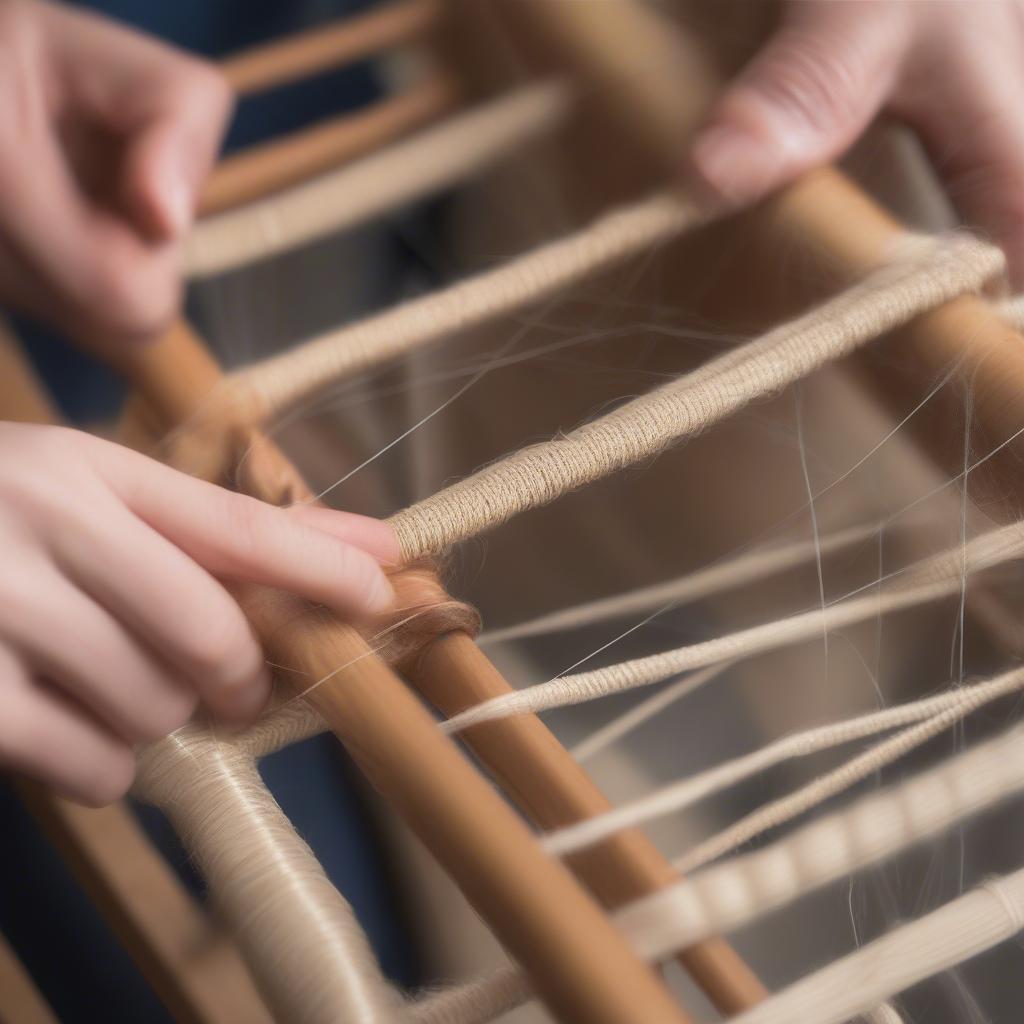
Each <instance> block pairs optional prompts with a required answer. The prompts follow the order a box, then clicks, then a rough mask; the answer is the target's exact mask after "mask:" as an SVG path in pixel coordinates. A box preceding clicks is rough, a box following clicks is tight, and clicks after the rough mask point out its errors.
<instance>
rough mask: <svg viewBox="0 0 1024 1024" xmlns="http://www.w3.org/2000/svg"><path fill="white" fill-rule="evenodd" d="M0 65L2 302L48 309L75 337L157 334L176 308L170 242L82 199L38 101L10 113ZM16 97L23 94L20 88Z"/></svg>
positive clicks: (174, 261) (176, 285) (174, 263)
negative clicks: (138, 232)
mask: <svg viewBox="0 0 1024 1024" xmlns="http://www.w3.org/2000/svg"><path fill="white" fill-rule="evenodd" d="M8 85H11V83H10V82H5V72H4V69H3V66H2V63H0V194H2V195H3V196H4V202H3V203H2V204H0V234H2V237H3V247H4V249H5V251H6V253H7V254H8V255H7V256H6V257H5V264H8V265H10V266H13V267H15V268H16V269H17V271H18V273H17V274H14V275H4V277H3V278H2V280H0V285H2V286H3V294H2V295H0V298H2V299H3V300H5V301H7V302H10V303H11V304H12V305H14V306H16V307H18V308H26V307H28V308H30V309H31V310H32V311H34V312H43V313H45V314H47V315H48V318H49V319H52V320H57V321H58V323H59V324H60V325H61V326H62V327H64V328H66V329H68V330H70V331H71V333H72V334H74V335H75V336H77V337H83V336H90V337H91V336H94V335H99V334H101V333H109V334H111V335H114V336H117V337H129V336H130V337H135V336H138V335H149V334H152V333H154V332H156V331H157V330H158V329H159V328H160V326H161V325H162V324H163V322H164V321H166V320H167V319H168V318H169V317H170V316H171V315H172V313H173V311H174V309H175V308H176V307H177V304H178V296H179V291H180V287H179V282H178V274H177V257H176V253H175V250H174V247H173V246H169V245H166V244H160V245H151V244H148V243H146V242H144V241H143V240H141V239H139V238H138V237H136V236H135V235H134V234H133V232H132V230H131V229H130V228H129V227H128V226H127V225H126V224H125V223H124V222H123V221H121V220H119V219H118V217H117V216H116V215H115V214H113V213H111V212H109V211H105V210H103V209H101V208H98V207H94V206H92V205H91V204H90V203H89V202H88V200H87V198H86V197H85V196H84V195H83V194H82V192H81V191H80V189H79V186H78V184H77V182H76V181H75V180H74V178H73V176H72V175H71V172H70V169H69V168H68V166H67V164H66V163H65V161H64V156H63V154H62V152H61V150H60V147H59V146H58V144H57V141H56V139H55V138H54V137H53V135H52V134H51V132H50V130H49V127H48V124H47V122H46V118H47V117H48V114H47V112H46V110H45V109H44V108H43V105H42V104H43V101H42V98H38V99H31V98H30V99H28V100H26V104H25V108H24V110H23V116H22V117H20V118H19V117H17V116H15V114H14V112H13V111H12V110H11V109H10V106H9V105H10V103H11V102H13V101H12V100H11V99H10V90H9V89H8ZM14 91H15V92H16V91H17V90H14Z"/></svg>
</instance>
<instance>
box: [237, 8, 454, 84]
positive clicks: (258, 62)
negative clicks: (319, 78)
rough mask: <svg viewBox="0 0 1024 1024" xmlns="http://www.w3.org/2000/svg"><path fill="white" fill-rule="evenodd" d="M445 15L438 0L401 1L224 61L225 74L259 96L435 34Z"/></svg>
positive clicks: (245, 51) (253, 49) (247, 51)
mask: <svg viewBox="0 0 1024 1024" xmlns="http://www.w3.org/2000/svg"><path fill="white" fill-rule="evenodd" d="M440 12H441V7H440V4H439V3H438V2H437V0H398V2H393V3H388V4H386V5H383V6H380V7H376V8H374V9H373V10H371V11H369V12H368V13H366V14H362V15H358V16H355V17H348V18H343V19H341V20H339V21H337V22H334V23H331V24H328V25H317V26H315V27H314V28H311V29H307V30H305V31H303V32H299V33H297V34H295V35H292V36H290V37H288V38H285V39H282V40H276V41H274V42H272V43H267V44H266V45H263V46H258V47H254V48H252V49H249V50H244V51H242V52H241V53H237V54H234V55H233V56H231V57H228V58H226V59H225V60H223V61H222V62H221V70H222V71H223V72H224V74H225V75H226V76H227V79H228V82H230V84H231V86H232V88H233V89H234V90H235V92H236V93H238V94H239V95H244V94H246V93H253V92H259V91H261V90H264V89H270V88H273V87H275V86H279V85H285V84H287V83H288V82H293V81H296V80H297V79H301V78H306V77H308V76H310V75H315V74H317V73H319V72H321V71H328V70H330V69H332V68H336V67H341V66H342V65H344V64H349V63H352V62H354V61H357V60H362V59H363V58H365V57H371V56H373V55H374V54H377V53H380V52H381V51H383V50H386V49H388V48H389V47H392V46H398V45H400V44H402V43H406V42H409V41H410V40H412V39H416V38H418V37H420V36H422V35H424V34H425V33H426V32H428V31H429V29H430V28H431V27H432V26H433V25H434V24H435V23H436V21H437V20H438V15H439V14H440Z"/></svg>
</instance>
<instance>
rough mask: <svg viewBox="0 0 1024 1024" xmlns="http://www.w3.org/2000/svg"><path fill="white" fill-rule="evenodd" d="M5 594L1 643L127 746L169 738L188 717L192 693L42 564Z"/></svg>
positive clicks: (26, 572) (25, 572) (29, 568)
mask: <svg viewBox="0 0 1024 1024" xmlns="http://www.w3.org/2000/svg"><path fill="white" fill-rule="evenodd" d="M12 578H13V579H14V580H16V585H11V586H5V587H4V588H3V591H2V599H3V601H4V617H3V622H2V624H0V639H2V640H3V642H4V644H5V645H6V646H7V647H8V648H9V649H10V650H12V651H15V652H17V654H18V655H19V657H20V658H21V660H22V662H23V664H24V665H25V666H26V669H27V670H28V671H29V672H30V673H31V674H32V675H33V676H38V677H42V678H45V679H49V680H51V681H52V682H53V684H54V685H55V686H57V687H59V688H60V689H62V690H63V691H64V692H66V693H67V694H68V695H69V696H70V697H71V698H73V699H74V700H75V701H76V702H78V703H80V704H81V705H82V706H83V707H84V708H86V709H87V710H88V711H89V712H90V713H92V714H94V715H95V716H96V717H97V718H98V719H99V720H100V721H101V722H103V723H104V724H105V725H106V726H107V727H108V728H109V729H110V730H111V731H113V732H114V733H116V734H117V735H118V736H121V737H122V738H124V739H125V740H127V741H128V742H136V741H139V740H153V739H159V738H161V737H163V736H166V735H167V734H168V733H170V732H173V731H174V730H175V729H177V728H179V727H180V726H182V725H184V724H185V722H187V721H188V720H189V718H190V717H191V715H192V712H193V711H194V710H195V706H196V696H195V694H194V693H193V692H192V691H191V690H190V689H188V688H187V687H185V686H184V685H182V684H181V683H180V682H179V681H178V680H177V679H175V678H174V677H173V676H172V674H171V672H170V670H169V669H168V668H166V667H165V666H164V665H162V664H161V663H160V662H159V661H158V660H157V659H156V658H155V657H154V656H153V655H152V654H150V653H149V652H148V651H146V650H144V649H143V648H142V647H141V646H140V645H139V644H138V643H137V641H136V640H135V639H134V638H133V637H132V636H131V635H130V634H129V633H128V631H127V630H126V629H125V628H124V627H123V626H122V625H121V624H120V623H118V622H117V621H116V620H115V619H114V618H113V617H112V616H111V615H110V614H109V613H108V612H106V611H105V610H104V609H103V608H101V607H100V606H99V605H98V604H96V603H95V602H94V601H92V600H91V599H90V598H89V597H88V596H87V595H86V594H84V593H82V592H81V591H79V590H76V589H75V588H74V587H72V586H71V585H70V583H69V582H68V581H67V580H66V579H65V578H64V577H63V576H61V574H60V573H59V572H57V570H56V569H55V568H54V567H53V566H52V565H48V564H47V563H46V562H45V560H44V559H42V558H40V559H38V561H37V562H34V563H33V564H30V565H26V566H24V567H22V570H21V571H20V572H18V573H17V574H16V575H15V574H12Z"/></svg>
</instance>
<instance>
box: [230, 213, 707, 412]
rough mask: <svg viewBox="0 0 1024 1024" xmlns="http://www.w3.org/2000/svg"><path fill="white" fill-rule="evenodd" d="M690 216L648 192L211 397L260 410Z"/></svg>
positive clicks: (241, 377) (624, 254)
mask: <svg viewBox="0 0 1024 1024" xmlns="http://www.w3.org/2000/svg"><path fill="white" fill-rule="evenodd" d="M699 220H700V217H699V215H698V213H697V212H696V211H695V210H694V209H693V208H692V207H690V206H687V205H685V204H683V203H682V202H680V201H679V199H678V198H677V197H676V196H674V195H669V194H662V193H658V194H656V195H654V196H652V197H650V198H648V199H646V200H644V201H643V202H640V203H637V204H635V205H633V206H628V207H624V208H622V209H619V210H615V211H613V212H611V213H607V214H604V215H603V216H602V217H600V218H599V219H598V220H596V221H595V222H594V223H593V224H591V225H590V226H589V227H587V228H584V229H583V230H582V231H579V232H577V233H576V234H573V235H569V236H567V237H565V238H561V239H558V240H557V241H554V242H549V243H548V244H546V245H543V246H541V247H540V248H539V249H535V250H533V251H532V252H530V253H528V254H527V255H525V256H520V257H518V258H516V259H513V260H510V261H509V262H508V263H506V264H504V265H503V266H500V267H497V268H496V269H494V270H490V271H487V272H485V273H482V274H479V275H477V276H476V277H472V278H469V279H468V280H466V281H460V282H459V283H457V284H454V285H452V286H451V287H449V288H445V289H443V290H442V291H439V292H434V293H431V294H429V295H425V296H422V297H421V298H415V299H411V300H409V301H408V302H405V303H403V304H401V305H399V306H396V307H395V308H393V309H389V310H387V311H385V312H384V313H381V314H378V315H377V316H372V317H370V318H369V319H366V320H362V321H359V322H358V323H355V324H352V325H350V326H348V327H343V328H341V329H340V330H337V331H332V332H330V333H329V334H326V335H324V336H322V337H320V338H313V339H311V340H310V341H307V342H305V343H304V344H302V345H300V346H299V347H298V348H296V349H292V350H291V351H289V352H284V353H282V354H281V355H279V356H275V357H274V358H272V359H267V360H264V361H263V362H261V363H257V364H256V365H255V366H251V367H249V368H248V369H244V370H240V371H238V372H236V373H234V374H232V375H231V376H230V377H229V378H228V382H227V390H226V393H222V395H221V396H220V400H221V401H223V402H229V403H231V404H232V405H233V407H235V408H240V409H244V410H245V411H246V414H247V416H248V417H249V421H250V422H252V421H254V420H258V419H266V418H267V417H269V416H272V415H275V414H277V413H279V412H282V411H283V410H285V409H287V408H288V407H289V406H291V405H294V404H295V403H296V402H299V401H302V400H304V399H307V398H309V397H310V396H312V395H314V394H317V393H319V392H322V391H323V390H325V389H326V388H329V387H330V386H331V385H332V384H334V383H336V382H337V381H338V380H340V379H342V378H345V377H349V376H352V375H353V374H356V373H359V372H362V371H364V370H367V369H370V368H371V367H374V366H380V365H382V364H383V363H386V362H388V361H389V360H392V359H395V358H397V357H398V356H401V355H405V354H407V353H409V352H412V351H415V350H417V349H420V348H423V347H425V346H427V345H432V344H435V343H436V342H438V341H441V340H442V339H446V338H448V337H450V336H451V335H452V334H455V333H457V332H459V331H464V330H468V329H469V328H471V327H475V326H477V325H478V324H481V323H486V322H487V321H489V320H491V319H493V318H495V317H498V316H501V315H503V314H505V313H509V312H512V311H513V310H516V309H519V308H521V307H523V306H526V305H528V304H529V303H531V302H536V301H538V300H540V299H543V298H545V297H546V296H549V295H554V294H557V293H558V292H560V291H563V290H564V289H565V288H567V287H569V286H570V285H572V284H573V283H574V282H576V281H578V280H581V279H582V278H584V277H586V276H588V275H592V274H596V273H598V272H599V271H601V270H604V269H607V268H608V267H611V266H614V265H616V264H618V263H621V262H623V261H624V260H626V259H629V258H630V257H632V256H635V255H637V254H639V253H642V252H647V251H649V250H650V249H651V248H653V247H656V246H658V245H660V244H663V243H664V242H666V241H668V240H669V239H671V238H673V237H675V236H676V235H678V234H680V233H681V232H683V231H684V230H686V229H687V228H689V227H691V226H693V225H695V224H697V223H698V222H699Z"/></svg>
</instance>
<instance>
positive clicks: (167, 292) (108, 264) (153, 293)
mask: <svg viewBox="0 0 1024 1024" xmlns="http://www.w3.org/2000/svg"><path fill="white" fill-rule="evenodd" d="M91 284H92V286H91V289H90V295H89V298H88V301H89V304H90V306H91V309H92V311H93V313H94V317H95V319H97V320H98V321H99V324H100V325H101V326H102V327H103V328H104V329H105V330H107V331H108V332H110V333H111V334H114V335H116V336H118V337H140V338H141V337H148V336H151V335H154V334H157V333H158V332H160V331H161V330H163V328H164V327H166V326H167V324H168V323H169V322H170V320H171V319H172V318H173V316H174V314H175V311H176V309H177V307H178V301H179V296H180V285H179V282H178V279H177V276H176V275H175V273H174V271H173V266H172V265H171V263H170V262H168V261H165V260H163V259H162V258H160V257H151V258H147V257H141V258H140V256H139V254H138V253H134V252H131V251H129V250H128V249H127V247H125V246H123V245H118V244H116V243H114V244H112V245H110V246H108V247H107V248H106V250H105V252H104V258H103V260H102V261H101V262H99V263H98V264H97V265H96V267H95V269H94V279H93V281H92V283H91Z"/></svg>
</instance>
